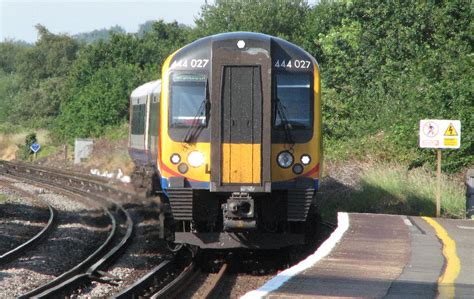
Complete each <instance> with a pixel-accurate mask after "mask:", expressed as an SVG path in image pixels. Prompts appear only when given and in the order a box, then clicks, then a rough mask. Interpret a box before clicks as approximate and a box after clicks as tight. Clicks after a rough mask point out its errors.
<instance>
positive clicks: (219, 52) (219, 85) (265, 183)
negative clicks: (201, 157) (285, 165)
mask: <svg viewBox="0 0 474 299" xmlns="http://www.w3.org/2000/svg"><path fill="white" fill-rule="evenodd" d="M242 43H245V46H244V47H239V46H238V45H237V44H239V45H241V46H242ZM271 76H272V64H271V59H270V39H265V40H245V41H244V40H216V41H213V44H212V73H211V83H212V84H211V94H210V99H211V110H210V115H211V121H210V126H211V155H212V161H215V163H211V169H210V170H211V173H210V175H211V183H210V190H211V191H214V192H271V169H270V165H271V161H270V159H271V157H270V156H271V111H272V108H271V107H272V103H271V96H272V91H271V79H272V77H271Z"/></svg>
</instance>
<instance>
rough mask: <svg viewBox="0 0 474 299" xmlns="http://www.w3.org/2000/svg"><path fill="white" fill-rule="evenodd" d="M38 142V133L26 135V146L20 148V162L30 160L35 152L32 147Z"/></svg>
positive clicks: (18, 156) (18, 153) (18, 154)
mask: <svg viewBox="0 0 474 299" xmlns="http://www.w3.org/2000/svg"><path fill="white" fill-rule="evenodd" d="M36 142H37V139H36V133H29V134H28V135H26V138H25V144H23V145H19V146H18V152H17V158H19V159H20V160H30V159H31V156H32V155H33V151H32V150H31V148H30V147H31V145H33V143H36Z"/></svg>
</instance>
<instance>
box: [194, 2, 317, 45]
mask: <svg viewBox="0 0 474 299" xmlns="http://www.w3.org/2000/svg"><path fill="white" fill-rule="evenodd" d="M309 11H310V8H309V5H308V3H307V1H305V0H289V1H272V0H257V1H225V0H217V1H215V4H206V5H204V6H203V7H202V9H201V13H200V17H199V18H198V19H196V21H195V22H196V32H195V34H196V37H202V36H207V35H212V34H216V33H220V32H231V31H254V32H261V33H266V34H270V35H274V36H279V37H281V38H284V39H287V40H290V41H294V40H297V39H298V38H300V36H302V35H303V32H302V24H303V22H302V21H303V20H304V19H305V18H306V15H307V14H308V13H309Z"/></svg>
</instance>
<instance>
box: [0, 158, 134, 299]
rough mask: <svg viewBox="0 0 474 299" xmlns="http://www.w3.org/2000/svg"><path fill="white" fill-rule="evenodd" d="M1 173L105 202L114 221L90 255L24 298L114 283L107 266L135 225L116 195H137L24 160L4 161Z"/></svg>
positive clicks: (106, 210) (130, 197) (130, 234)
mask: <svg viewBox="0 0 474 299" xmlns="http://www.w3.org/2000/svg"><path fill="white" fill-rule="evenodd" d="M0 173H4V174H7V175H12V176H15V177H21V178H23V179H27V180H32V181H34V182H40V183H43V184H47V185H48V186H51V187H53V188H60V189H65V190H67V192H72V193H74V194H80V195H81V196H84V197H87V198H90V199H91V200H94V201H97V202H101V203H103V205H104V211H105V213H106V214H107V215H108V217H109V219H110V224H111V225H110V231H109V234H108V236H107V238H106V240H105V241H104V243H102V245H101V246H100V247H99V248H98V249H97V250H95V251H94V252H93V253H92V254H91V255H90V256H88V257H86V258H85V259H84V260H83V261H82V262H80V263H79V264H77V265H76V266H75V267H73V268H72V269H70V270H68V271H66V272H64V273H62V274H61V275H59V276H57V277H56V278H55V279H53V280H51V281H49V282H48V283H46V284H44V285H41V286H39V287H37V288H36V289H34V290H31V291H29V292H28V293H25V294H23V295H22V296H20V297H21V298H27V297H32V296H39V297H43V296H61V295H63V294H69V293H71V292H73V291H74V290H75V289H76V288H77V286H78V285H79V284H84V283H87V282H90V281H91V280H98V281H102V282H108V283H114V278H113V277H109V276H108V275H107V272H105V269H106V267H107V266H108V265H109V264H110V263H111V262H112V261H113V260H114V259H115V258H117V257H118V256H119V255H120V253H121V252H122V251H123V250H124V249H125V247H126V245H127V244H128V243H129V242H130V240H131V238H132V234H133V226H134V224H133V221H132V218H131V217H130V214H129V213H128V211H127V210H126V209H124V208H123V207H122V206H121V205H120V203H119V202H118V201H117V200H116V199H115V198H117V197H118V198H122V199H123V198H127V199H132V198H134V197H135V195H134V194H132V193H128V192H125V191H123V190H118V189H115V188H113V187H111V186H108V185H107V184H106V183H105V182H104V180H102V179H98V180H93V179H91V178H90V177H88V176H83V175H77V174H74V175H71V174H67V173H64V172H61V171H57V170H55V169H48V168H43V167H37V166H32V165H25V164H21V163H13V162H6V161H0Z"/></svg>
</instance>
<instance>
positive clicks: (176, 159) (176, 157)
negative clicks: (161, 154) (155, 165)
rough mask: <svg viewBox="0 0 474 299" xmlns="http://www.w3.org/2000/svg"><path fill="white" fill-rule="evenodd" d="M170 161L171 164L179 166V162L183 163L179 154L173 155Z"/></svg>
mask: <svg viewBox="0 0 474 299" xmlns="http://www.w3.org/2000/svg"><path fill="white" fill-rule="evenodd" d="M170 160H171V163H173V164H178V163H179V162H181V157H180V156H179V155H178V154H172V155H171V158H170Z"/></svg>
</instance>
